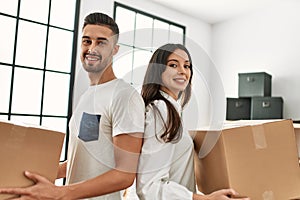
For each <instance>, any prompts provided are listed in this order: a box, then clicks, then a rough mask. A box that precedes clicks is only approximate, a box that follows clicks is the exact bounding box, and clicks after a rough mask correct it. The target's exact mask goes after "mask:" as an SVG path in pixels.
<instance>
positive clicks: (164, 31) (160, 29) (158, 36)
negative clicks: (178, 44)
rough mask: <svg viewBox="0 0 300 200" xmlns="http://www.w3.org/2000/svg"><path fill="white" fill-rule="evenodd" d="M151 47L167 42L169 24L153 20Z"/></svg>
mask: <svg viewBox="0 0 300 200" xmlns="http://www.w3.org/2000/svg"><path fill="white" fill-rule="evenodd" d="M153 35H154V36H153V47H156V48H158V47H160V46H162V45H164V44H166V43H168V42H169V24H167V23H165V22H162V21H159V20H154V30H153Z"/></svg>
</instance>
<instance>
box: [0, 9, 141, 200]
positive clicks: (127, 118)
mask: <svg viewBox="0 0 300 200" xmlns="http://www.w3.org/2000/svg"><path fill="white" fill-rule="evenodd" d="M82 32H83V34H82V42H81V49H82V50H81V55H80V59H81V62H82V65H83V68H84V69H85V71H86V72H87V73H88V76H89V79H90V87H89V88H88V90H87V91H86V92H85V93H84V94H83V96H82V97H81V99H80V101H79V103H78V106H77V108H76V110H75V111H74V113H73V116H72V118H71V121H70V124H69V126H70V140H69V150H68V161H67V162H65V163H63V164H61V165H60V167H59V172H58V176H57V177H58V178H61V177H66V178H67V185H65V186H55V185H54V184H52V183H51V182H49V181H48V180H47V179H45V178H44V177H42V176H40V175H37V174H34V173H30V172H25V176H26V177H27V178H29V179H31V180H33V181H34V182H35V185H33V186H31V187H27V188H3V189H0V193H2V194H17V195H20V198H19V199H68V200H69V199H86V198H93V197H95V198H93V199H113V200H115V199H116V200H117V199H121V194H120V193H121V192H120V191H121V190H123V189H125V188H127V187H129V186H130V185H132V183H133V182H134V179H135V175H136V169H137V163H138V158H139V153H140V149H141V145H142V133H143V131H144V102H143V100H142V98H141V96H140V95H139V94H138V92H137V91H135V89H134V88H133V87H131V86H130V85H129V84H127V83H125V82H124V81H123V80H121V79H117V78H116V77H115V74H114V72H113V69H112V60H113V56H114V55H115V54H116V53H117V52H118V49H119V46H118V45H117V41H118V34H119V29H118V26H117V24H116V23H115V22H114V20H113V19H111V18H110V17H109V16H107V15H105V14H102V13H92V14H89V15H88V16H87V17H86V18H85V21H84V25H83V29H82Z"/></svg>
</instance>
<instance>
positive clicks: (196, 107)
mask: <svg viewBox="0 0 300 200" xmlns="http://www.w3.org/2000/svg"><path fill="white" fill-rule="evenodd" d="M118 2H119V3H122V4H126V5H128V6H131V7H133V8H136V9H139V10H141V11H144V12H147V13H151V14H153V15H156V16H159V17H162V18H165V19H167V20H170V21H173V22H176V23H179V24H182V25H184V26H186V36H187V41H186V45H187V48H188V49H189V50H190V52H191V54H192V57H193V61H194V63H193V64H194V67H195V76H194V80H195V81H194V82H193V84H194V90H195V91H196V92H194V94H193V97H192V100H191V101H190V103H189V105H188V106H187V108H186V110H185V114H184V116H185V121H186V125H187V126H188V128H196V126H201V125H207V124H208V123H209V121H210V113H211V111H210V107H209V106H208V105H209V102H210V98H211V94H210V93H211V92H210V91H209V90H210V88H209V86H208V84H207V82H208V81H209V79H210V78H208V76H211V75H210V69H209V68H210V65H211V61H210V57H209V55H210V51H211V26H210V25H209V24H206V23H204V22H201V21H198V20H197V21H196V20H195V19H193V18H191V17H187V16H185V15H182V14H180V13H178V12H175V11H172V10H170V9H168V8H166V7H163V6H159V5H157V4H154V3H152V2H150V1H146V0H139V1H136V0H119V1H118ZM113 4H114V1H113V0H101V1H99V0H82V1H81V11H80V25H79V27H80V32H81V26H82V24H83V18H84V17H85V16H86V15H87V14H88V13H90V12H95V11H97V12H104V13H106V14H108V15H110V16H113ZM120 32H122V30H120ZM80 40H81V37H79V41H80ZM78 44H80V42H79V43H78ZM79 52H80V46H79V47H78V56H77V57H78V58H77V73H76V74H77V75H76V80H75V94H74V103H75V105H76V103H77V101H78V98H79V96H80V95H81V94H82V92H83V91H84V90H85V89H86V88H87V87H88V79H87V76H86V73H85V72H84V71H83V70H82V68H81V64H80V61H79V55H80V54H79Z"/></svg>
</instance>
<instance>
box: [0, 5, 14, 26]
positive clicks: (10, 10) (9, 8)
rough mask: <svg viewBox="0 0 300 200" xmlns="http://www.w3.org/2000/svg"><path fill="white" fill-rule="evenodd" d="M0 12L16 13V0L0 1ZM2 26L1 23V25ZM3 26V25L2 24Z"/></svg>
mask: <svg viewBox="0 0 300 200" xmlns="http://www.w3.org/2000/svg"><path fill="white" fill-rule="evenodd" d="M0 8H1V12H3V13H6V14H9V15H14V16H16V15H17V9H18V0H9V1H4V0H2V1H0ZM0 24H2V23H0ZM1 26H2V25H1ZM2 27H5V26H2Z"/></svg>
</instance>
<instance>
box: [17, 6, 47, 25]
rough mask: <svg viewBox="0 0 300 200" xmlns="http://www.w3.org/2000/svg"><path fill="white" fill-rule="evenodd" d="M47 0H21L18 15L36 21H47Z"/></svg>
mask: <svg viewBox="0 0 300 200" xmlns="http://www.w3.org/2000/svg"><path fill="white" fill-rule="evenodd" d="M48 11H49V0H42V1H41V0H22V1H21V9H20V17H21V18H25V19H30V20H33V21H38V22H42V23H45V24H46V23H47V22H48Z"/></svg>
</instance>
